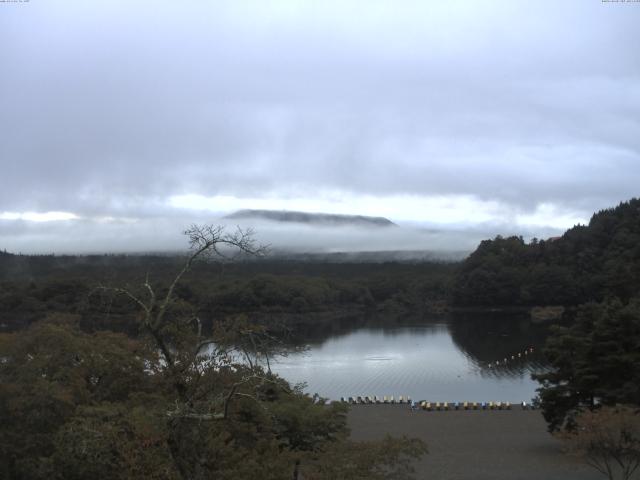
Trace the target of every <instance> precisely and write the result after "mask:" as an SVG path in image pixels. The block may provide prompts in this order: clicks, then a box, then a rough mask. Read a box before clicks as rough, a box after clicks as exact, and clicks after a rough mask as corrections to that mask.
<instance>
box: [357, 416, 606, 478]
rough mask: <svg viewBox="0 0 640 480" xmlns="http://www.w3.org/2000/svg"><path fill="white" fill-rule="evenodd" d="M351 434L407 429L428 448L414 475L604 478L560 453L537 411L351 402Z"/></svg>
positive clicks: (369, 436) (366, 436)
mask: <svg viewBox="0 0 640 480" xmlns="http://www.w3.org/2000/svg"><path fill="white" fill-rule="evenodd" d="M348 421H349V426H350V428H351V436H352V438H353V439H354V440H374V439H379V438H382V437H384V435H385V434H387V433H388V434H391V435H393V436H401V435H407V436H409V437H417V438H421V439H422V440H424V441H425V442H426V443H427V446H428V449H429V453H428V454H427V455H425V456H424V457H423V458H422V459H420V460H419V461H417V462H416V465H415V467H416V471H417V475H416V477H417V478H420V479H423V478H424V479H431V480H445V479H446V480H485V479H486V480H489V479H492V480H502V479H504V480H546V479H551V480H555V479H558V480H574V479H575V480H578V479H579V480H592V479H593V480H602V479H603V478H604V477H603V476H602V475H601V474H600V473H598V472H597V471H596V470H594V469H592V468H591V467H589V466H587V465H585V464H583V463H582V462H581V460H580V459H578V458H576V457H573V456H569V455H566V454H564V453H563V451H562V443H561V442H559V441H558V440H556V439H554V438H553V437H552V436H551V435H549V433H547V430H546V423H545V422H544V419H543V418H542V415H541V413H540V412H539V411H530V410H526V411H523V410H521V409H520V407H518V406H516V407H515V409H513V410H497V411H446V412H443V411H439V412H433V411H432V412H426V411H422V410H418V411H414V412H412V411H411V410H410V408H409V407H408V406H407V405H355V406H352V407H351V409H350V411H349V415H348Z"/></svg>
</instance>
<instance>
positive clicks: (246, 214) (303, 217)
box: [223, 209, 397, 228]
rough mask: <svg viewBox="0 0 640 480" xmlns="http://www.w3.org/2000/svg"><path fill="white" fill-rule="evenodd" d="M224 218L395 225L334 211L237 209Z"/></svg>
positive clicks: (328, 223)
mask: <svg viewBox="0 0 640 480" xmlns="http://www.w3.org/2000/svg"><path fill="white" fill-rule="evenodd" d="M223 218H225V219H247V218H255V219H261V220H270V221H274V222H282V223H306V224H314V225H318V224H320V225H336V226H349V225H351V226H360V227H365V226H366V227H378V228H380V227H397V225H396V224H395V223H393V222H392V221H391V220H389V219H388V218H385V217H370V216H366V215H343V214H336V213H308V212H300V211H295V210H264V209H243V210H237V211H235V212H233V213H230V214H229V215H226V216H225V217H223Z"/></svg>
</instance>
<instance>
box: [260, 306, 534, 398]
mask: <svg viewBox="0 0 640 480" xmlns="http://www.w3.org/2000/svg"><path fill="white" fill-rule="evenodd" d="M337 330H338V331H337V332H332V333H329V334H328V335H327V334H325V335H324V336H322V337H323V338H310V339H308V342H307V350H306V351H304V352H299V353H293V354H290V355H288V356H287V357H284V358H282V357H281V358H277V359H275V361H274V363H273V364H272V370H273V371H274V372H276V373H278V374H279V375H281V376H282V377H283V378H285V379H287V380H288V381H290V382H291V383H299V382H306V383H307V387H306V389H305V391H307V392H308V393H310V394H313V393H318V394H319V395H321V396H323V397H326V398H329V399H333V400H336V399H339V398H340V397H349V396H357V395H361V396H365V395H369V396H373V395H377V396H378V397H381V396H384V395H394V396H395V397H396V398H397V397H398V396H399V395H403V396H407V395H409V396H411V398H412V399H414V400H419V399H426V400H430V401H448V402H456V401H476V402H482V401H502V402H504V401H509V402H512V403H516V402H521V401H523V400H526V401H527V402H529V401H530V400H531V399H532V398H533V397H534V396H535V390H536V388H537V387H538V383H537V382H535V381H533V380H531V373H534V372H542V371H544V370H545V368H546V367H545V363H544V361H543V358H542V355H541V354H540V353H539V352H540V347H541V346H542V344H543V342H544V338H545V336H546V327H543V326H539V325H533V324H531V323H530V322H529V321H528V319H523V318H516V317H513V316H504V315H502V316H499V317H496V316H487V315H483V316H471V317H468V316H467V317H464V316H463V317H460V316H459V317H457V318H455V317H449V318H438V319H428V320H423V321H418V322H416V321H411V322H406V323H403V322H398V321H391V322H384V321H382V322H380V321H379V320H378V321H377V322H375V323H373V324H364V325H358V326H357V327H353V328H349V327H346V328H344V327H343V328H340V329H337ZM532 347H533V353H531V350H530V349H531V348H532ZM525 352H526V354H525ZM518 354H520V356H518ZM512 357H513V359H512ZM505 358H506V359H507V361H506V362H504V359H505ZM496 361H499V364H498V365H496Z"/></svg>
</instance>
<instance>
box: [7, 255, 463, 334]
mask: <svg viewBox="0 0 640 480" xmlns="http://www.w3.org/2000/svg"><path fill="white" fill-rule="evenodd" d="M183 261H184V258H183V257H182V256H179V255H174V256H160V255H91V256H77V257H76V256H53V255H43V256H27V255H10V254H3V255H1V256H0V305H1V306H2V308H0V326H1V327H2V329H3V330H5V331H13V330H16V329H19V328H23V327H26V326H28V325H29V324H31V323H32V322H34V321H36V320H38V319H40V318H42V317H43V316H46V315H47V314H51V313H53V312H58V313H72V314H79V315H81V316H82V318H83V322H82V324H83V325H84V326H85V327H86V328H88V329H96V328H109V329H115V330H118V331H125V332H129V331H130V326H131V325H134V324H135V322H134V321H133V316H134V315H135V311H136V310H135V308H134V306H133V305H131V303H130V302H127V301H126V300H125V299H112V298H110V299H108V300H106V299H104V298H101V296H100V295H99V293H96V292H97V291H96V288H97V287H99V286H135V285H140V284H141V283H142V282H143V281H144V279H145V278H146V277H147V275H148V277H149V279H150V281H151V282H152V283H154V282H155V283H157V284H158V285H166V284H167V282H168V280H169V279H170V278H172V276H173V275H175V272H176V270H177V269H178V268H179V266H180V265H181V264H182V262H183ZM454 269H455V264H451V263H437V262H431V263H428V262H422V263H416V264H408V263H307V262H292V261H282V260H279V261H275V260H270V259H268V258H266V259H261V260H253V261H240V262H230V263H220V262H201V263H198V264H196V265H195V266H194V268H193V270H192V272H190V275H189V278H187V279H185V280H184V281H183V282H181V284H180V285H179V286H178V288H177V290H176V296H177V297H178V299H179V300H180V301H181V302H183V303H184V304H185V305H188V307H189V308H191V309H193V310H195V311H197V312H198V315H199V316H200V317H201V319H202V320H203V322H205V325H206V326H210V325H211V324H212V323H213V322H214V321H215V320H221V319H223V318H225V317H227V316H229V315H234V314H239V313H243V314H246V315H249V316H250V317H251V320H252V321H259V322H263V323H264V322H273V323H278V324H281V323H282V322H285V323H287V324H288V325H289V326H291V325H295V324H298V323H306V324H309V323H322V322H325V323H326V322H327V321H330V320H335V319H338V318H345V317H351V318H353V317H354V316H356V315H357V314H363V313H367V314H371V313H375V312H380V311H382V312H387V313H394V314H396V315H398V314H411V315H422V314H423V313H425V312H431V311H437V310H439V309H440V310H441V309H442V308H443V307H444V306H445V305H446V303H447V301H448V292H449V291H450V283H451V280H452V278H453V272H454ZM107 302H108V303H107ZM185 308H186V307H185Z"/></svg>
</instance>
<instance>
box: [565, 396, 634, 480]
mask: <svg viewBox="0 0 640 480" xmlns="http://www.w3.org/2000/svg"><path fill="white" fill-rule="evenodd" d="M575 425H576V427H575V429H573V430H572V431H570V432H566V433H564V434H562V435H561V438H562V439H564V440H565V441H566V442H567V443H568V445H569V447H570V449H571V450H572V451H573V452H574V453H577V454H579V455H580V456H581V457H583V458H584V460H585V462H586V463H587V464H588V465H590V466H591V467H593V468H595V469H596V470H598V471H599V472H600V473H602V474H603V475H604V476H606V477H607V478H608V479H609V480H614V479H616V478H621V479H623V480H629V479H630V478H631V476H632V475H633V474H634V472H635V471H636V470H637V469H638V467H639V466H640V410H639V409H638V407H630V406H615V407H602V408H599V409H597V410H594V411H591V410H589V411H585V412H582V413H581V414H579V415H578V416H577V417H576V424H575Z"/></svg>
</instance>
